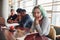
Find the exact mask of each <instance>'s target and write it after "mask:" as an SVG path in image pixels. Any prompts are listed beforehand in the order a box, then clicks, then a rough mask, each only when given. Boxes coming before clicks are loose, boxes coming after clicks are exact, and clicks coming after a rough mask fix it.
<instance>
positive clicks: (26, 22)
mask: <svg viewBox="0 0 60 40" xmlns="http://www.w3.org/2000/svg"><path fill="white" fill-rule="evenodd" d="M16 12H17V14H19V15H20V16H21V20H20V21H19V22H18V23H19V24H20V27H23V28H28V29H30V28H31V25H32V22H33V21H32V19H31V18H30V16H29V15H28V14H26V10H25V9H20V8H18V9H17V10H16Z"/></svg>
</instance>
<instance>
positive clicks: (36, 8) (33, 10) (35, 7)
mask: <svg viewBox="0 0 60 40" xmlns="http://www.w3.org/2000/svg"><path fill="white" fill-rule="evenodd" d="M37 8H38V9H40V7H39V5H38V6H35V7H34V8H33V11H32V13H34V10H35V9H37Z"/></svg>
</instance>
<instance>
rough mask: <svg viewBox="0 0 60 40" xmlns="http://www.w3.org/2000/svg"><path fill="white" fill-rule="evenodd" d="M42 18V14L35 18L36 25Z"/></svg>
mask: <svg viewBox="0 0 60 40" xmlns="http://www.w3.org/2000/svg"><path fill="white" fill-rule="evenodd" d="M41 19H42V16H41V17H39V18H36V19H35V23H36V25H37V24H39V21H41Z"/></svg>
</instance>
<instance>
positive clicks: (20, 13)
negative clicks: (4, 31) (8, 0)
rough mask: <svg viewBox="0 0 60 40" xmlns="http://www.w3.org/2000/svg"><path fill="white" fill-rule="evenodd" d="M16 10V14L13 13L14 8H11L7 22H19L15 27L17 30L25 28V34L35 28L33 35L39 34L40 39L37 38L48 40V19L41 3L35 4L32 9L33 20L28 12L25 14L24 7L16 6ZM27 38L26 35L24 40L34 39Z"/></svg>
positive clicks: (32, 31)
mask: <svg viewBox="0 0 60 40" xmlns="http://www.w3.org/2000/svg"><path fill="white" fill-rule="evenodd" d="M16 12H17V14H15V12H14V10H13V9H11V15H10V16H9V17H8V19H7V22H8V23H19V25H18V26H16V27H15V28H16V29H19V30H21V29H23V30H25V29H27V30H26V31H25V34H26V33H34V32H35V30H36V32H37V33H36V35H34V36H33V37H35V36H39V38H41V39H38V40H50V38H49V37H48V34H49V32H50V24H49V20H48V17H47V14H46V11H45V10H44V9H43V8H42V6H41V5H37V6H35V7H34V8H33V10H32V15H33V17H34V20H32V19H31V17H30V16H29V15H28V14H26V10H25V9H21V8H18V9H17V10H16ZM34 34H35V33H34ZM37 34H38V35H37ZM27 38H28V37H26V39H25V40H34V38H32V39H27ZM35 38H37V37H35Z"/></svg>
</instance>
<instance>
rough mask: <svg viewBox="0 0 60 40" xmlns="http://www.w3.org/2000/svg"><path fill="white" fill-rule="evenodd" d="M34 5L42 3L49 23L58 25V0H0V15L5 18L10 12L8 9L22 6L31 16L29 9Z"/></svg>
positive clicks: (59, 18)
mask: <svg viewBox="0 0 60 40" xmlns="http://www.w3.org/2000/svg"><path fill="white" fill-rule="evenodd" d="M35 5H42V6H43V7H44V9H45V10H46V11H47V14H48V17H49V20H50V23H51V24H53V25H55V26H60V0H0V16H2V17H4V18H5V20H6V19H7V18H8V16H9V14H10V9H12V8H13V9H14V10H16V9H17V8H19V7H20V8H24V9H26V11H27V14H29V15H30V16H31V17H32V14H31V11H32V8H33V7H34V6H35Z"/></svg>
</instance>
